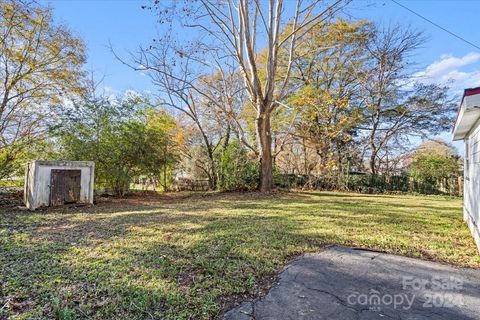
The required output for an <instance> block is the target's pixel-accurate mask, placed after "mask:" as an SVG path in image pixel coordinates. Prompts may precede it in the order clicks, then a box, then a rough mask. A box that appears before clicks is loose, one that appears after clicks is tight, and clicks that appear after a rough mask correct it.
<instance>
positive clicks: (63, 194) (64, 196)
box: [50, 169, 82, 206]
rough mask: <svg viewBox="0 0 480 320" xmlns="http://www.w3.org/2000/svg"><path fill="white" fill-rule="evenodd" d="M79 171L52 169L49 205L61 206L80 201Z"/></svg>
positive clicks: (80, 173)
mask: <svg viewBox="0 0 480 320" xmlns="http://www.w3.org/2000/svg"><path fill="white" fill-rule="evenodd" d="M81 175H82V172H81V170H68V169H52V171H51V177H50V205H51V206H61V205H63V204H67V203H75V202H78V201H80V177H81Z"/></svg>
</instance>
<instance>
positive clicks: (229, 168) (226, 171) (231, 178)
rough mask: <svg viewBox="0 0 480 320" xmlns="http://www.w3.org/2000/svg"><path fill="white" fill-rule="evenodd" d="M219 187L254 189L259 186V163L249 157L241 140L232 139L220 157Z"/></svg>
mask: <svg viewBox="0 0 480 320" xmlns="http://www.w3.org/2000/svg"><path fill="white" fill-rule="evenodd" d="M218 172H219V179H218V188H219V189H220V190H224V191H226V190H252V189H255V188H256V187H257V184H258V179H259V174H258V163H257V162H256V161H254V160H252V159H250V158H249V157H248V153H247V150H246V149H245V147H244V146H243V145H242V144H241V143H240V142H239V141H236V140H235V141H232V142H230V143H229V145H228V146H227V147H226V148H225V149H224V150H223V151H222V153H221V154H220V159H219V168H218Z"/></svg>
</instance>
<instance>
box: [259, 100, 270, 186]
mask: <svg viewBox="0 0 480 320" xmlns="http://www.w3.org/2000/svg"><path fill="white" fill-rule="evenodd" d="M262 109H263V106H259V108H258V110H259V111H258V114H257V119H256V123H257V125H256V127H257V140H258V149H259V150H258V151H259V157H260V159H259V160H260V163H259V174H260V181H259V185H258V189H259V190H260V191H261V192H270V191H272V187H273V170H272V167H273V166H272V136H271V131H270V112H268V111H262Z"/></svg>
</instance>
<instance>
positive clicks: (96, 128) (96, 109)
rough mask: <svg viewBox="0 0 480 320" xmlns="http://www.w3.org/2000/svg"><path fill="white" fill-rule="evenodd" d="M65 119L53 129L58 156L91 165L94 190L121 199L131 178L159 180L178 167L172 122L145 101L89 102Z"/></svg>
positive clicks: (174, 126)
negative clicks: (93, 167)
mask: <svg viewBox="0 0 480 320" xmlns="http://www.w3.org/2000/svg"><path fill="white" fill-rule="evenodd" d="M68 114H70V115H74V116H70V118H68V119H64V121H62V123H60V124H59V127H58V128H57V130H58V136H59V138H60V143H61V146H62V151H61V154H62V156H63V157H64V158H66V159H69V160H91V161H95V170H96V173H95V179H96V185H97V186H98V187H105V188H109V189H111V190H113V191H114V192H115V194H117V195H123V194H124V193H125V192H126V191H128V189H129V186H130V182H131V181H132V179H133V178H134V177H135V176H139V175H146V176H149V177H153V178H159V176H160V174H161V173H165V172H167V171H171V170H172V169H173V167H174V165H175V164H176V162H177V159H178V156H177V153H176V152H177V151H176V141H175V140H174V138H175V137H174V134H175V132H174V130H175V128H176V124H175V122H174V120H173V119H172V118H171V117H170V116H169V115H168V114H166V113H165V112H160V111H156V110H153V109H152V108H150V103H149V101H148V100H147V99H145V98H142V97H127V98H125V99H124V100H123V101H121V102H118V101H114V100H111V99H106V98H89V99H86V100H83V101H81V102H80V103H77V104H75V106H74V110H72V112H70V113H68Z"/></svg>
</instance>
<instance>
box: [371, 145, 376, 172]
mask: <svg viewBox="0 0 480 320" xmlns="http://www.w3.org/2000/svg"><path fill="white" fill-rule="evenodd" d="M376 158H377V154H376V153H375V152H373V151H372V155H371V156H370V171H371V172H372V175H374V176H375V175H377V168H376V167H375V160H376Z"/></svg>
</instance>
